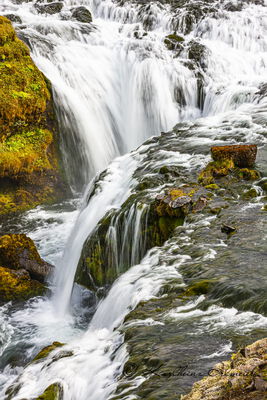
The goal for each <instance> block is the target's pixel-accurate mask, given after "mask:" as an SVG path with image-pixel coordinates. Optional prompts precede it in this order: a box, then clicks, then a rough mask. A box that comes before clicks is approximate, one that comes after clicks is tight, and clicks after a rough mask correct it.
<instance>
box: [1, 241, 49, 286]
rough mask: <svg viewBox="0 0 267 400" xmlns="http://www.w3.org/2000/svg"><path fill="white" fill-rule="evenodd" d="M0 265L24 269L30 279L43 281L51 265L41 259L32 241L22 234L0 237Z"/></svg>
mask: <svg viewBox="0 0 267 400" xmlns="http://www.w3.org/2000/svg"><path fill="white" fill-rule="evenodd" d="M0 265H2V266H4V267H7V268H10V269H13V270H20V269H23V270H26V271H27V272H28V273H29V274H30V276H31V278H32V279H36V280H38V281H40V282H44V281H45V279H46V278H47V276H48V275H49V274H50V273H51V272H52V270H53V266H52V265H51V264H48V263H47V262H45V261H44V260H42V259H41V257H40V255H39V253H38V251H37V249H36V246H35V244H34V243H33V241H32V240H31V239H30V238H29V237H27V236H26V235H24V234H21V235H15V234H13V235H4V236H1V237H0Z"/></svg>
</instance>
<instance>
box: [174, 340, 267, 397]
mask: <svg viewBox="0 0 267 400" xmlns="http://www.w3.org/2000/svg"><path fill="white" fill-rule="evenodd" d="M266 376H267V339H266V338H265V339H262V340H258V341H257V342H255V343H253V344H251V345H250V346H247V347H245V348H243V349H241V350H239V351H238V353H236V354H233V355H232V357H231V360H230V361H223V362H222V363H219V364H216V365H215V366H214V367H213V368H212V369H211V371H210V376H208V377H205V378H204V379H202V380H201V381H199V382H197V383H195V384H194V386H193V389H192V391H191V392H190V393H189V394H188V395H186V396H182V397H181V400H225V399H231V400H264V399H266V397H267V382H266Z"/></svg>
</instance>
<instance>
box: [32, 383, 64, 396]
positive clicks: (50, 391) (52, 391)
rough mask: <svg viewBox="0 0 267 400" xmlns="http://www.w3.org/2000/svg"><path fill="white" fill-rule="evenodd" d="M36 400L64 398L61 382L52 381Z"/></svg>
mask: <svg viewBox="0 0 267 400" xmlns="http://www.w3.org/2000/svg"><path fill="white" fill-rule="evenodd" d="M35 400H63V388H62V386H61V385H60V384H59V383H52V385H50V386H48V388H46V389H45V391H44V393H43V394H41V395H40V396H38V397H37V398H36V399H35Z"/></svg>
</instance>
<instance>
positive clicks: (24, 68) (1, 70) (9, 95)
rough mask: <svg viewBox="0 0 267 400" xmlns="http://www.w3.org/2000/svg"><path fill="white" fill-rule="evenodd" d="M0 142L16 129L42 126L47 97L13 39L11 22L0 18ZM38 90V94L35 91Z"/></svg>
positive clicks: (37, 74)
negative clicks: (23, 126) (21, 126)
mask: <svg viewBox="0 0 267 400" xmlns="http://www.w3.org/2000/svg"><path fill="white" fill-rule="evenodd" d="M0 60H1V67H0V125H1V128H0V140H1V138H2V139H3V138H4V137H7V136H8V135H10V134H12V133H15V132H16V130H17V128H18V125H17V124H18V123H19V125H29V124H32V125H33V126H36V127H37V126H38V125H39V124H40V123H44V122H45V116H44V115H43V113H44V112H45V110H46V105H47V101H48V100H50V93H49V90H48V88H47V86H46V82H45V79H44V76H43V74H42V73H41V72H40V71H39V70H38V69H37V68H36V67H35V65H34V64H33V62H32V60H31V58H30V52H29V49H28V48H27V46H26V45H25V44H24V43H23V42H21V41H20V40H19V39H18V38H17V37H16V35H15V31H14V29H13V27H12V25H11V22H10V21H9V20H8V19H7V18H5V17H0ZM37 88H38V90H36V89H37Z"/></svg>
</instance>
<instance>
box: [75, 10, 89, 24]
mask: <svg viewBox="0 0 267 400" xmlns="http://www.w3.org/2000/svg"><path fill="white" fill-rule="evenodd" d="M71 16H72V18H73V19H76V21H79V22H83V23H87V24H89V23H90V22H92V14H91V13H90V11H89V10H88V9H87V8H86V7H84V6H80V7H77V8H74V9H72V15H71Z"/></svg>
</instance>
